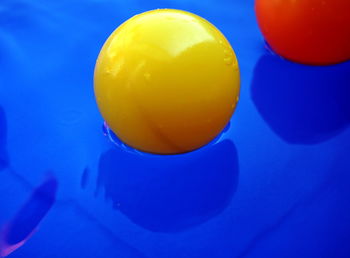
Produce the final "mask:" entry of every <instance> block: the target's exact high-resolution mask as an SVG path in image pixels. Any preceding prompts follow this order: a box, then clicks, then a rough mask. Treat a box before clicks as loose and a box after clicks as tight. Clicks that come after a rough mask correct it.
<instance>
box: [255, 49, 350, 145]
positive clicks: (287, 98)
mask: <svg viewBox="0 0 350 258" xmlns="http://www.w3.org/2000/svg"><path fill="white" fill-rule="evenodd" d="M251 94H252V99H253V101H254V104H255V105H256V107H257V109H258V111H259V112H260V114H261V115H262V117H263V118H264V120H265V121H266V122H267V123H268V125H269V126H270V127H271V129H272V130H273V131H274V132H275V133H276V134H277V135H279V136H280V137H281V138H282V139H283V140H285V141H287V142H289V143H293V144H316V143H320V142H323V141H326V140H328V139H330V138H332V137H334V136H335V135H337V134H338V133H340V132H341V131H342V130H344V129H345V128H346V127H347V126H349V123H350V101H349V99H350V62H347V63H343V64H338V65H334V66H326V67H317V66H305V65H300V64H296V63H292V62H289V61H286V60H283V59H281V58H280V57H278V56H276V55H273V54H265V55H264V56H262V57H261V58H260V60H259V61H258V63H257V64H256V66H255V71H254V78H253V81H252V88H251Z"/></svg>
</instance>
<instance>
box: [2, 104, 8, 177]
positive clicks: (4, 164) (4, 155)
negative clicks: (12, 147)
mask: <svg viewBox="0 0 350 258" xmlns="http://www.w3.org/2000/svg"><path fill="white" fill-rule="evenodd" d="M6 145H7V121H6V116H5V111H4V109H3V108H2V107H1V106H0V171H1V170H3V169H5V168H6V167H7V166H8V155H7V148H6Z"/></svg>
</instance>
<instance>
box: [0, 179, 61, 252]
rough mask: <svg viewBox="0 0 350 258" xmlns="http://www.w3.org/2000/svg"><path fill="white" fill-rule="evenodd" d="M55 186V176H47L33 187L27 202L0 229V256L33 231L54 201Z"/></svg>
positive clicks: (17, 246) (28, 236) (21, 241)
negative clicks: (38, 184) (0, 229)
mask: <svg viewBox="0 0 350 258" xmlns="http://www.w3.org/2000/svg"><path fill="white" fill-rule="evenodd" d="M57 187H58V182H57V180H56V178H54V177H53V176H50V177H48V178H47V179H46V180H45V181H44V182H43V183H42V184H41V185H40V186H38V187H37V188H36V189H34V191H33V193H32V194H31V196H30V198H29V199H28V200H27V202H26V203H25V204H24V205H23V206H22V207H21V209H20V210H19V211H18V212H17V213H16V214H15V216H14V217H13V218H12V219H11V221H10V222H9V223H7V224H6V225H5V226H4V227H3V230H2V231H0V257H3V256H7V255H9V254H10V253H12V252H13V251H15V250H16V249H18V248H19V247H21V246H22V245H23V244H25V242H26V241H27V240H28V239H29V238H30V237H31V236H32V235H33V234H34V233H35V231H36V230H37V228H38V226H39V224H40V222H41V221H42V220H43V219H44V217H45V216H46V214H47V213H48V212H49V210H50V209H51V207H52V206H53V204H54V203H55V201H56V192H57Z"/></svg>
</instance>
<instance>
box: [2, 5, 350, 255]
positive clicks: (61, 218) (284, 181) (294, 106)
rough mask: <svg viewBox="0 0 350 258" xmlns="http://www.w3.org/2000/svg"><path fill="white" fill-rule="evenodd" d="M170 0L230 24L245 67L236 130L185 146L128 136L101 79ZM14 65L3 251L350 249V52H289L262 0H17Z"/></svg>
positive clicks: (5, 24) (6, 98) (10, 47)
mask: <svg viewBox="0 0 350 258" xmlns="http://www.w3.org/2000/svg"><path fill="white" fill-rule="evenodd" d="M165 7H167V8H177V9H184V10H187V11H191V12H194V13H196V14H198V15H201V16H203V17H204V18H206V19H208V20H209V21H211V22H212V23H213V24H215V25H216V26H217V27H218V28H219V29H220V30H221V31H222V32H223V33H224V34H225V35H226V36H227V38H228V39H229V41H230V42H231V44H232V46H233V47H234V49H235V51H236V53H237V56H238V59H239V64H240V68H241V77H242V91H241V98H240V102H239V105H238V108H237V111H236V113H235V114H234V116H233V118H232V119H231V124H230V127H228V128H227V130H226V131H225V132H224V133H223V134H222V135H221V137H220V138H218V140H217V142H215V143H212V144H210V145H208V146H206V147H204V148H202V149H200V150H198V151H195V152H193V153H189V154H184V155H178V156H156V155H149V154H140V153H137V152H132V151H130V150H128V149H125V148H118V147H117V146H116V145H115V144H113V143H112V142H111V141H110V140H109V139H108V137H105V136H104V135H103V132H102V129H101V127H102V124H103V120H102V118H101V116H100V114H99V112H98V110H97V107H96V104H95V101H94V96H93V90H92V79H93V69H94V63H95V60H96V57H97V55H98V52H99V50H100V48H101V46H102V44H103V42H104V41H105V40H106V38H107V37H108V35H109V34H110V33H111V32H112V31H113V30H114V29H115V28H116V27H117V26H118V25H120V24H121V23H122V22H123V21H125V20H126V19H128V18H129V17H131V16H133V15H135V14H137V13H140V12H143V11H146V10H150V9H155V8H165ZM179 40H181V39H179ZM0 69H1V70H0V71H1V72H0V254H1V253H2V254H5V253H6V252H9V251H13V250H10V249H9V246H11V245H13V244H18V243H20V245H21V247H19V246H18V247H19V248H17V247H16V248H17V249H16V248H14V249H15V250H14V251H13V252H12V254H10V255H9V256H8V257H11V258H16V257H25V258H28V257H36V258H44V257H50V258H54V257H67V258H75V257H84V258H90V257H91V258H97V257H104V258H109V257H122V258H129V257H130V258H144V257H148V258H185V257H186V258H206V257H208V258H213V257H215V258H236V257H262V258H266V257H269V258H274V257H276V258H280V257H283V258H289V257H299V258H303V257H305V258H313V257H317V258H319V257H325V258H328V257H330V258H333V257H337V258H338V257H339V258H342V257H344V258H348V257H350V245H349V242H350V159H349V147H350V129H349V125H350V101H349V99H350V62H346V63H343V64H339V65H335V66H329V67H311V66H303V65H299V64H294V63H291V62H288V61H286V60H283V59H281V58H280V57H278V56H276V55H274V54H273V53H271V51H269V49H268V48H267V47H265V46H264V41H263V38H262V36H261V34H260V32H259V29H258V27H257V25H256V21H255V16H254V9H253V1H252V0H235V1H234V0H232V1H229V0H227V1H214V0H202V1H195V0H191V1H185V0H173V1H170V0H169V1H160V0H156V1H155V0H151V1H141V0H131V1H111V0H100V1H96V0H94V1H93V0H86V1H78V0H75V1H68V0H61V1H48V0H45V1H44V0H38V1H29V0H2V1H1V2H0ZM47 171H50V173H49V174H48V172H47ZM56 187H57V193H56ZM1 250H2V251H1Z"/></svg>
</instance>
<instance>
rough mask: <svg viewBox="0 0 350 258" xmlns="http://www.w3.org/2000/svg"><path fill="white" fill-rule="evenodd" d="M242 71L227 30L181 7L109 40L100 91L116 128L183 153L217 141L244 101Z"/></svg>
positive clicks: (97, 83)
mask: <svg viewBox="0 0 350 258" xmlns="http://www.w3.org/2000/svg"><path fill="white" fill-rule="evenodd" d="M239 87H240V75H239V68H238V63H237V59H236V56H235V53H234V51H233V49H232V47H231V46H230V43H229V42H228V41H227V39H226V38H225V37H224V35H223V34H222V33H221V32H220V31H219V30H218V29H217V28H215V27H214V25H212V24H211V23H209V22H208V21H206V20H205V19H203V18H201V17H199V16H197V15H194V14H191V13H188V12H184V11H179V10H171V9H161V10H154V11H149V12H145V13H142V14H139V15H136V16H134V17H132V18H130V19H129V20H127V21H126V22H124V23H123V24H122V25H121V26H119V27H118V28H117V29H116V30H115V31H114V32H113V33H112V34H111V35H110V37H109V38H108V40H107V41H106V42H105V44H104V46H103V47H102V49H101V52H100V54H99V57H98V59H97V62H96V66H95V74H94V90H95V96H96V100H97V104H98V107H99V109H100V112H101V114H102V116H103V117H104V119H105V121H106V122H107V124H108V125H109V126H110V128H111V129H112V130H113V132H114V133H115V134H116V135H117V136H118V137H119V138H120V139H121V140H122V141H123V142H125V143H126V144H128V145H129V146H131V147H134V148H136V149H138V150H141V151H145V152H151V153H157V154H175V153H184V152H188V151H192V150H195V149H197V148H200V147H202V146H204V145H205V144H207V143H209V142H210V141H211V140H213V139H214V138H215V137H216V136H217V135H218V134H219V133H220V132H221V131H222V130H223V129H224V128H225V126H226V125H227V123H228V122H229V120H230V118H231V116H232V114H233V112H234V110H235V107H236V103H237V101H238V95H239Z"/></svg>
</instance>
